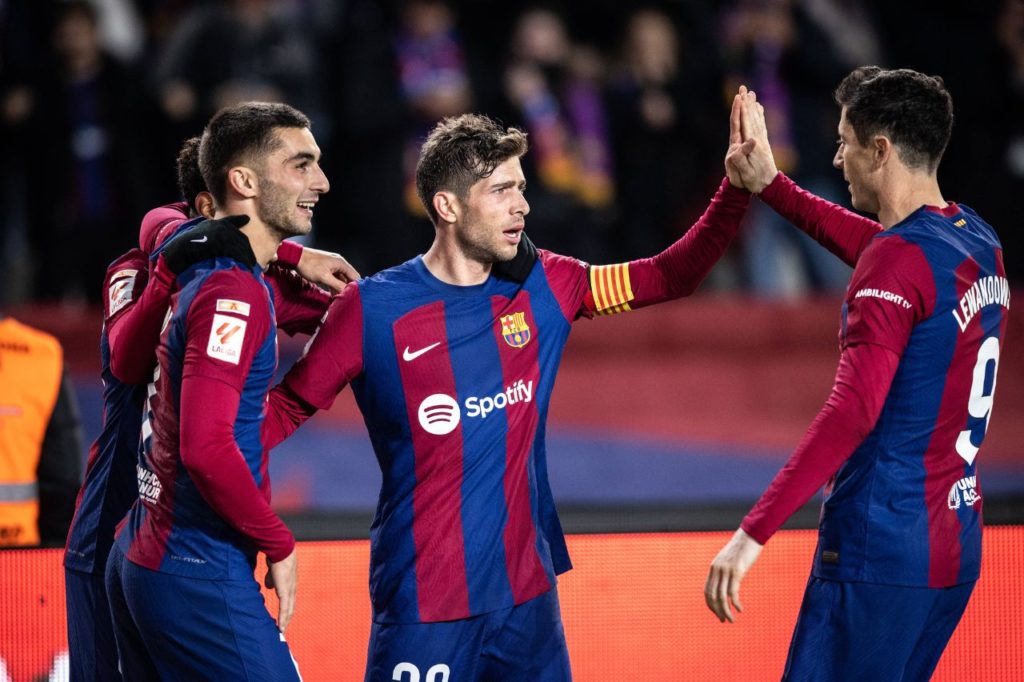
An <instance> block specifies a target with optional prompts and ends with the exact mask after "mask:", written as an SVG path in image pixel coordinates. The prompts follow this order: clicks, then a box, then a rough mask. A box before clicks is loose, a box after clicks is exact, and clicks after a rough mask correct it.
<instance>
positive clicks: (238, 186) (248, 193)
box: [228, 166, 259, 199]
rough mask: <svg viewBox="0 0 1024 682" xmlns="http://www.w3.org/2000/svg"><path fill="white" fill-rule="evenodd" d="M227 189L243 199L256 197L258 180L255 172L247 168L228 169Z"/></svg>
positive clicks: (234, 167) (235, 167)
mask: <svg viewBox="0 0 1024 682" xmlns="http://www.w3.org/2000/svg"><path fill="white" fill-rule="evenodd" d="M228 189H229V190H232V191H234V192H236V193H238V194H239V195H240V196H241V197H242V198H244V199H251V198H252V197H254V196H256V192H257V190H258V189H259V179H258V178H257V177H256V172H255V171H254V170H253V169H251V168H249V167H248V166H233V167H232V168H229V169H228Z"/></svg>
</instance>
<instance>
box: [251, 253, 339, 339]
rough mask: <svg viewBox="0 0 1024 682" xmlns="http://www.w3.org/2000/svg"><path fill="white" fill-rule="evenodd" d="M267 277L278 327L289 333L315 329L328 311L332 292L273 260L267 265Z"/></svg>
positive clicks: (306, 331)
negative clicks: (272, 294) (272, 293)
mask: <svg viewBox="0 0 1024 682" xmlns="http://www.w3.org/2000/svg"><path fill="white" fill-rule="evenodd" d="M266 276H267V282H268V283H269V284H270V288H271V290H272V291H273V292H274V312H275V314H276V316H277V327H278V329H281V330H283V331H284V332H286V333H287V334H288V335H289V336H294V335H295V334H312V333H313V332H315V331H316V328H317V327H318V326H319V324H320V320H321V319H322V318H323V316H324V313H325V312H327V306H328V305H329V304H330V302H331V295H330V294H329V293H327V292H326V291H324V290H323V289H321V288H320V287H318V286H316V285H314V284H312V283H311V282H309V280H307V279H305V278H304V277H302V276H301V275H300V274H299V273H298V272H296V271H294V270H290V269H288V268H285V267H282V266H280V265H278V264H276V263H271V265H270V267H269V268H267V272H266Z"/></svg>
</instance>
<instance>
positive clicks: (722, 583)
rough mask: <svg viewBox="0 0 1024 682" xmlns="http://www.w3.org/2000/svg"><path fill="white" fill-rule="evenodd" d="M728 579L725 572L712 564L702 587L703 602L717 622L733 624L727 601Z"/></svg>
mask: <svg viewBox="0 0 1024 682" xmlns="http://www.w3.org/2000/svg"><path fill="white" fill-rule="evenodd" d="M728 582H729V581H728V578H727V573H726V571H725V570H724V569H723V568H722V567H720V566H716V565H714V564H712V566H711V570H710V572H709V573H708V580H707V583H706V584H705V586H704V602H705V603H706V604H707V605H708V608H709V609H711V612H712V613H714V614H715V616H717V617H718V622H720V623H724V622H725V621H727V620H728V621H729V622H730V623H732V622H734V618H733V615H732V611H731V610H730V609H729V599H728V589H729V588H728Z"/></svg>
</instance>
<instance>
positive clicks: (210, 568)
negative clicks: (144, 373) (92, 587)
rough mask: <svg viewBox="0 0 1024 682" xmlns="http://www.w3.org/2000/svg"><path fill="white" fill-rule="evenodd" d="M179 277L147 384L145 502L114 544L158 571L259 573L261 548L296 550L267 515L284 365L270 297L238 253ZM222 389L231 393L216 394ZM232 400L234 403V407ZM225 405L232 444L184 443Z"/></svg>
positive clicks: (141, 477) (141, 468)
mask: <svg viewBox="0 0 1024 682" xmlns="http://www.w3.org/2000/svg"><path fill="white" fill-rule="evenodd" d="M178 283H179V284H180V286H181V289H180V291H178V292H176V293H175V294H174V295H173V296H172V298H171V307H170V310H169V312H168V316H167V319H166V321H165V326H164V330H163V331H162V333H161V339H160V345H159V347H158V349H157V357H158V367H157V370H156V372H155V374H154V381H153V382H152V383H151V384H150V385H149V387H148V394H147V400H146V406H145V414H144V422H143V426H142V438H143V453H142V458H141V459H140V462H139V464H138V489H139V500H138V501H137V502H136V503H135V504H134V505H133V506H132V508H131V511H130V512H129V514H128V517H127V519H126V522H125V523H124V524H123V526H122V527H121V528H120V529H119V531H118V533H119V535H118V540H117V541H118V543H119V546H120V547H121V548H122V549H123V550H124V552H125V556H126V557H127V558H128V559H129V560H130V561H133V562H134V563H137V564H139V565H141V566H145V567H147V568H150V569H152V570H157V571H162V572H168V573H174V574H177V575H187V576H193V577H200V578H209V579H251V578H252V572H253V569H254V567H255V559H256V552H257V551H258V550H263V551H266V552H267V553H268V555H269V556H272V558H273V559H274V560H279V559H281V558H283V557H284V556H287V554H288V553H289V552H290V551H291V547H293V546H294V540H293V539H292V538H291V534H290V533H288V532H287V529H286V528H284V526H283V524H282V523H281V522H280V519H278V518H277V517H276V515H275V514H274V513H273V511H271V510H270V506H269V498H270V480H269V477H268V474H267V458H266V453H265V451H264V448H263V444H262V441H261V436H260V432H261V426H262V421H263V412H264V401H265V398H266V392H267V390H268V389H269V386H270V382H271V380H272V378H273V374H274V370H275V369H276V367H277V335H276V330H275V320H274V303H273V295H272V291H271V288H270V286H269V285H268V284H267V282H266V281H265V280H264V277H263V274H262V272H261V271H260V269H259V267H254V268H253V269H252V270H247V269H244V268H242V267H240V266H239V265H238V264H237V263H236V262H235V261H232V260H229V259H221V258H218V259H216V260H213V261H206V262H204V263H201V264H199V265H198V266H194V267H193V268H191V269H189V270H187V271H186V272H185V273H183V274H182V275H180V276H179V277H178ZM207 388H208V389H209V390H208V391H205V392H204V389H207ZM218 388H219V389H221V390H222V391H225V390H226V392H227V394H226V396H225V395H222V394H218V395H217V398H216V399H214V398H213V394H212V393H211V392H210V391H212V390H215V389H218ZM225 399H227V400H229V401H230V400H234V401H237V403H235V404H233V405H230V406H229V407H228V408H227V409H226V410H225V409H224V405H223V402H224V400H225ZM225 412H226V413H227V417H226V418H224V420H225V421H227V422H228V423H227V427H226V428H225V429H224V431H223V433H222V434H221V435H222V436H223V438H224V441H226V442H214V443H211V442H205V443H194V442H192V441H188V440H187V439H188V438H189V436H192V435H193V432H194V431H197V430H202V429H203V428H205V427H204V426H202V425H203V424H204V422H210V421H213V422H218V421H219V420H221V418H222V417H223V414H222V413H225ZM206 427H208V424H206ZM239 517H244V519H243V520H239ZM282 552H283V553H282Z"/></svg>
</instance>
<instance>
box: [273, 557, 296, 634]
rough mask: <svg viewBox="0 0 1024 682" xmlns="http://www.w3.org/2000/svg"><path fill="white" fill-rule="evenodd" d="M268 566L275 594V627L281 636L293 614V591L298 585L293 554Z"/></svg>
mask: <svg viewBox="0 0 1024 682" xmlns="http://www.w3.org/2000/svg"><path fill="white" fill-rule="evenodd" d="M269 566H270V572H271V573H273V583H274V591H275V592H276V593H277V602H278V608H277V627H278V629H279V630H280V631H281V632H282V634H283V633H284V631H285V630H286V629H288V623H290V622H291V619H292V615H293V614H294V613H295V590H296V585H297V583H298V573H297V570H296V557H295V552H294V551H293V552H292V553H291V554H289V555H288V556H287V557H285V558H284V559H282V560H281V561H278V562H276V563H273V564H270V565H269Z"/></svg>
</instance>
